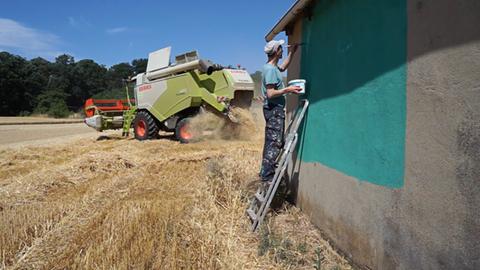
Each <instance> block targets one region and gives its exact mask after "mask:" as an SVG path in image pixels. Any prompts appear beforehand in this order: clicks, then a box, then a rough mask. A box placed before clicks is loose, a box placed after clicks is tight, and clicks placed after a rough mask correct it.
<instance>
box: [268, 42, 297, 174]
mask: <svg viewBox="0 0 480 270" xmlns="http://www.w3.org/2000/svg"><path fill="white" fill-rule="evenodd" d="M284 43H285V41H284V40H272V41H270V42H268V43H267V44H266V45H265V48H264V51H265V53H266V54H267V57H268V61H267V63H266V64H265V65H264V66H263V69H262V86H261V89H262V96H263V98H264V103H263V116H264V118H265V142H264V145H263V156H262V168H261V171H260V178H261V181H262V182H263V183H268V182H270V181H271V180H272V178H273V176H274V175H275V169H276V166H275V161H276V159H277V156H278V154H279V153H280V151H281V149H282V147H283V143H284V138H283V135H284V129H285V96H284V95H285V94H287V93H294V94H297V93H298V92H299V91H300V90H301V88H300V87H298V86H289V87H285V85H284V83H283V78H282V72H283V71H285V70H287V68H288V66H289V64H290V61H291V58H292V57H293V55H294V54H295V52H296V51H297V47H298V45H292V46H290V47H289V52H288V56H287V58H286V59H285V61H283V63H282V64H280V65H279V64H278V61H279V60H280V59H281V58H282V55H283V48H282V45H283V44H284Z"/></svg>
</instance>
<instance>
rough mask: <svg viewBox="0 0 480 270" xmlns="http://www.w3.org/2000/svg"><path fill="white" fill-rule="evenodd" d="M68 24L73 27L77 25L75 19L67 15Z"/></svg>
mask: <svg viewBox="0 0 480 270" xmlns="http://www.w3.org/2000/svg"><path fill="white" fill-rule="evenodd" d="M68 24H70V26H73V27H77V26H78V22H77V20H75V18H74V17H71V16H70V17H68Z"/></svg>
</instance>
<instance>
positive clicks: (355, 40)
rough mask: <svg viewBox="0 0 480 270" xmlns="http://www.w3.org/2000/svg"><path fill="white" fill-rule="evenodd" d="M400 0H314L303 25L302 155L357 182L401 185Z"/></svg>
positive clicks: (403, 9)
mask: <svg viewBox="0 0 480 270" xmlns="http://www.w3.org/2000/svg"><path fill="white" fill-rule="evenodd" d="M406 30H407V11H406V1H405V0H388V1H385V0H326V1H317V4H316V6H315V8H314V12H313V14H312V16H311V17H310V19H309V18H305V19H304V22H303V33H302V35H303V42H305V45H304V47H303V49H302V64H301V74H302V78H305V79H306V80H307V84H308V85H307V91H308V93H307V95H306V97H307V98H308V99H309V100H310V102H311V106H310V108H309V112H308V115H307V118H306V121H305V125H304V127H303V131H302V140H301V146H300V158H301V159H302V161H304V162H320V163H322V164H324V165H326V166H328V167H331V168H334V169H336V170H338V171H340V172H343V173H345V174H347V175H350V176H353V177H355V178H357V179H359V180H363V181H368V182H371V183H375V184H378V185H382V186H387V187H391V188H399V187H402V186H403V178H404V158H405V126H406Z"/></svg>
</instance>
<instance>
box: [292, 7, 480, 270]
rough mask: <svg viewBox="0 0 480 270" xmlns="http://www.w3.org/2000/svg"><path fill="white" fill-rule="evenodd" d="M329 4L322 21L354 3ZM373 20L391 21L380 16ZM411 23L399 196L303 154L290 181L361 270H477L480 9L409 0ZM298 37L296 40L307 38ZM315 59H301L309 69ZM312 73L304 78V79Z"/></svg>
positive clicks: (301, 202) (479, 258)
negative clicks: (364, 269)
mask: <svg viewBox="0 0 480 270" xmlns="http://www.w3.org/2000/svg"><path fill="white" fill-rule="evenodd" d="M326 2H327V3H329V4H330V6H325V7H324V8H325V10H323V11H321V13H322V14H323V15H325V14H328V12H329V11H330V10H329V9H331V8H334V5H336V4H338V3H341V2H343V4H346V3H351V2H355V1H326ZM367 2H370V3H372V1H367ZM363 3H365V2H363ZM379 7H381V6H379ZM357 11H358V12H361V11H362V10H357ZM370 12H378V14H377V15H378V16H379V17H380V18H384V19H388V18H389V17H388V16H386V14H385V13H382V9H380V8H379V9H378V10H377V11H370ZM406 18H407V19H408V21H407V25H408V30H407V31H406V59H405V63H404V64H405V65H406V130H405V139H404V140H405V144H404V162H405V163H404V169H403V170H404V171H403V173H404V177H403V184H402V185H401V186H398V187H397V186H396V187H395V188H392V186H388V185H384V183H383V182H381V181H380V182H378V181H365V180H368V179H361V178H359V177H358V175H355V174H351V173H349V172H348V171H344V170H342V168H341V167H340V168H338V167H336V166H334V165H332V164H328V163H327V164H326V163H325V162H316V161H314V162H312V160H309V159H302V151H303V149H302V148H300V149H299V155H298V156H297V160H296V162H295V165H294V168H293V171H292V173H291V178H292V179H293V182H294V183H297V185H298V186H297V188H298V197H297V202H298V205H299V206H300V207H301V208H302V209H303V210H304V211H305V212H306V213H308V214H309V215H310V216H311V219H312V221H313V222H314V223H315V224H316V225H317V226H318V227H319V228H320V229H321V230H322V231H323V232H324V233H325V235H326V236H328V237H329V238H331V239H332V240H333V242H334V243H335V245H336V246H337V247H338V248H339V249H341V250H342V251H343V252H345V253H346V254H347V255H349V256H350V257H351V258H352V259H353V260H354V261H355V262H356V263H358V264H360V265H364V266H367V267H370V268H374V269H480V244H479V243H480V229H479V228H480V211H479V210H478V209H480V27H478V26H479V25H480V1H476V0H463V1H449V0H423V1H418V0H415V1H413V0H408V1H407V3H406ZM316 19H317V18H315V16H314V17H312V20H316ZM339 19H340V20H347V19H348V18H346V17H340V18H339ZM305 20H308V18H305V19H303V23H305ZM302 28H303V27H302ZM296 29H297V30H296V31H295V33H296V34H295V33H294V35H298V36H301V34H300V33H298V31H300V30H298V28H296ZM304 30H305V29H304V28H303V29H302V31H303V32H304ZM339 31H343V30H342V29H339ZM364 31H369V29H368V28H365V29H364ZM324 38H329V36H328V35H327V36H325V37H324ZM355 45H356V44H355V43H352V46H355ZM312 55H314V54H308V53H306V52H305V51H303V54H302V58H303V59H302V67H303V61H304V59H305V58H308V57H312ZM316 60H317V61H318V63H319V66H321V65H322V64H325V63H322V60H323V59H316ZM401 64H402V63H398V65H401ZM393 68H395V67H393ZM315 72H318V69H317V70H316V69H311V68H310V69H308V70H302V74H306V75H307V76H308V75H309V73H310V75H312V73H313V75H315V74H314V73H315ZM289 77H290V74H289ZM375 78H376V77H372V80H374V79H375ZM344 79H345V80H348V79H349V77H346V78H344ZM366 83H368V82H366ZM383 83H388V82H383ZM359 87H360V86H359ZM379 87H380V88H381V87H382V85H381V84H380V85H379ZM398 89H400V88H398ZM309 90H312V89H309ZM356 90H357V89H353V91H351V92H349V93H344V95H346V96H348V95H352V94H353V93H354V92H355V91H356ZM320 91H322V89H320ZM331 98H335V97H331ZM341 109H342V108H340V110H341ZM345 109H348V108H345ZM373 112H374V111H373ZM312 113H315V111H314V110H313V111H309V115H308V117H309V118H310V123H311V124H313V125H316V124H315V123H316V121H318V122H317V124H318V125H319V126H318V127H317V128H318V129H316V132H318V133H321V132H323V131H322V129H321V128H320V123H321V121H322V118H321V117H319V116H318V115H317V116H316V117H313V119H316V120H315V121H312V115H311V114H312ZM377 113H378V111H377ZM375 117H380V116H378V115H377V116H375ZM307 121H308V120H307ZM351 121H362V120H361V119H358V118H357V119H351ZM357 124H361V123H357ZM311 130H315V129H311ZM304 131H305V130H304ZM310 132H311V131H310ZM304 135H306V134H304ZM318 138H319V139H320V138H321V137H318ZM312 143H320V142H315V141H310V142H309V144H305V140H304V144H303V147H310V145H311V144H312ZM318 151H322V149H318ZM327 158H328V157H327Z"/></svg>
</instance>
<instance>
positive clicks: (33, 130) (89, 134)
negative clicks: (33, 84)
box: [0, 123, 111, 148]
mask: <svg viewBox="0 0 480 270" xmlns="http://www.w3.org/2000/svg"><path fill="white" fill-rule="evenodd" d="M106 134H111V132H108V133H106ZM101 135H102V133H99V132H97V131H95V130H94V129H92V128H89V127H87V126H86V125H85V124H83V123H79V124H54V125H0V148H5V147H22V146H42V145H52V144H57V143H61V142H67V141H71V140H76V139H82V138H97V137H99V136H101Z"/></svg>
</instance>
